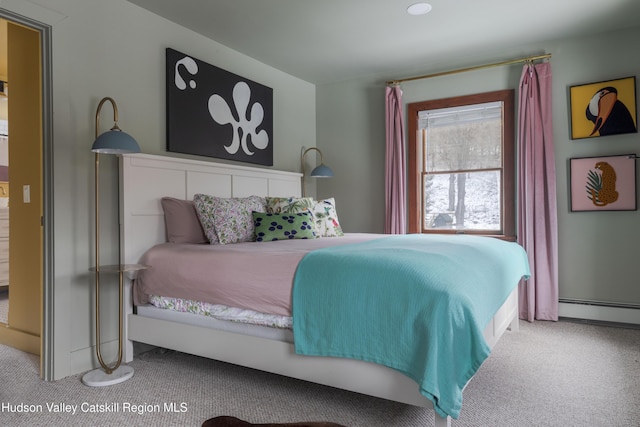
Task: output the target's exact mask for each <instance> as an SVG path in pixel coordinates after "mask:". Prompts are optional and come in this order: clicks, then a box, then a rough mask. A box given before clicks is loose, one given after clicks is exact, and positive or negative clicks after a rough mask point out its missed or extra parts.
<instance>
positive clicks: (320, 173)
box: [300, 147, 333, 197]
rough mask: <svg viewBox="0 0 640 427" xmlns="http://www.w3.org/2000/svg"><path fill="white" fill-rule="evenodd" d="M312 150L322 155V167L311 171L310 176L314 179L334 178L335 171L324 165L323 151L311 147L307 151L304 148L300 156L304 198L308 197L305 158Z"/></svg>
mask: <svg viewBox="0 0 640 427" xmlns="http://www.w3.org/2000/svg"><path fill="white" fill-rule="evenodd" d="M311 150H315V151H317V152H318V154H320V165H319V166H316V167H315V168H314V169H313V170H312V171H311V173H310V174H309V176H310V177H313V178H331V177H332V176H333V171H332V170H331V168H330V167H329V166H327V165H325V164H324V160H323V157H322V151H320V149H318V148H316V147H310V148H307V149H306V150H305V148H304V147H302V155H301V156H300V169H301V170H302V196H303V197H304V196H305V195H306V190H305V185H304V177H305V175H306V174H305V171H304V156H306V155H307V153H308V152H309V151H311Z"/></svg>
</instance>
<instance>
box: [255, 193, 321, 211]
mask: <svg viewBox="0 0 640 427" xmlns="http://www.w3.org/2000/svg"><path fill="white" fill-rule="evenodd" d="M265 201H266V203H267V212H269V213H276V214H277V213H298V212H304V211H306V210H311V209H312V208H313V205H314V201H313V198H312V197H265Z"/></svg>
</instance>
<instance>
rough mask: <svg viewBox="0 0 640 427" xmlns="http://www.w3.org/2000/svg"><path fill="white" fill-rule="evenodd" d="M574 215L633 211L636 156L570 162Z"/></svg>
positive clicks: (605, 157) (576, 159) (588, 158)
mask: <svg viewBox="0 0 640 427" xmlns="http://www.w3.org/2000/svg"><path fill="white" fill-rule="evenodd" d="M569 167H570V174H569V176H570V189H571V195H570V197H571V211H572V212H580V211H634V210H637V204H636V156H635V154H628V155H626V154H625V155H620V156H604V157H582V158H573V159H570V165H569Z"/></svg>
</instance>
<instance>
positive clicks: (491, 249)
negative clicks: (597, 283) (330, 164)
mask: <svg viewBox="0 0 640 427" xmlns="http://www.w3.org/2000/svg"><path fill="white" fill-rule="evenodd" d="M528 276H529V264H528V261H527V256H526V254H525V252H524V250H523V249H522V247H521V246H519V245H518V244H516V243H511V242H505V241H502V240H499V239H495V238H490V237H479V236H468V235H418V234H412V235H401V236H388V237H381V238H380V239H375V240H371V241H367V242H363V243H354V244H349V245H344V246H337V247H330V248H324V249H319V250H316V251H313V252H310V253H309V254H307V255H306V256H305V257H304V258H303V259H302V261H301V262H300V264H299V266H298V269H297V271H296V275H295V278H294V287H293V333H294V342H295V350H296V353H298V354H304V355H312V356H333V357H344V358H353V359H360V360H365V361H369V362H374V363H378V364H381V365H385V366H388V367H390V368H393V369H396V370H398V371H400V372H402V373H404V374H405V375H407V376H408V377H410V378H412V379H413V380H415V381H416V382H417V383H418V384H419V387H420V392H421V393H422V394H423V395H424V396H426V397H427V398H428V399H429V400H431V401H432V402H433V404H434V408H435V410H436V411H437V412H438V414H440V415H441V416H442V417H446V416H447V415H449V416H451V417H453V418H457V417H458V415H459V413H460V408H461V406H462V389H463V388H464V386H465V384H466V383H467V381H468V380H469V379H470V378H471V377H472V376H473V375H474V374H475V372H476V371H477V370H478V368H479V367H480V365H481V364H482V362H483V361H484V360H485V359H486V358H487V357H488V356H489V353H490V348H489V346H488V345H487V343H486V341H485V339H484V337H483V330H484V328H485V326H486V325H487V324H488V322H489V321H490V320H491V318H492V317H493V315H494V314H495V312H496V311H497V310H498V308H500V306H501V305H502V304H503V303H504V302H505V301H506V299H507V297H508V296H509V294H510V293H511V291H512V290H513V288H514V287H515V286H516V285H517V284H518V281H519V280H520V279H521V278H522V277H528Z"/></svg>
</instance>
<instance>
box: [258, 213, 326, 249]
mask: <svg viewBox="0 0 640 427" xmlns="http://www.w3.org/2000/svg"><path fill="white" fill-rule="evenodd" d="M252 215H253V221H254V226H255V230H256V241H257V242H270V241H274V240H292V239H315V238H316V231H315V229H316V227H315V225H314V223H313V217H312V216H311V213H310V212H309V211H305V212H299V213H284V214H282V213H263V212H253V214H252Z"/></svg>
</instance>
